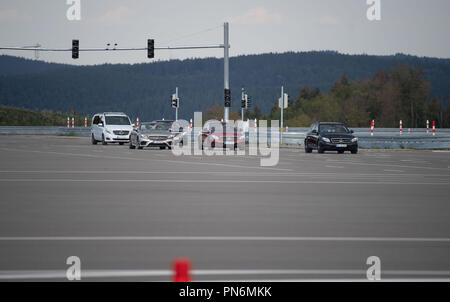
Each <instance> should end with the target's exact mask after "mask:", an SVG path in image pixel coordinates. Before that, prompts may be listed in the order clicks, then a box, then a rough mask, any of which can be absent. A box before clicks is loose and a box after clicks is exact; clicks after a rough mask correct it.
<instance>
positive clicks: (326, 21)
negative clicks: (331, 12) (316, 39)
mask: <svg viewBox="0 0 450 302" xmlns="http://www.w3.org/2000/svg"><path fill="white" fill-rule="evenodd" d="M317 21H318V22H317V23H319V24H321V25H338V24H341V19H340V18H339V17H334V16H322V17H320V18H319V19H318V20H317Z"/></svg>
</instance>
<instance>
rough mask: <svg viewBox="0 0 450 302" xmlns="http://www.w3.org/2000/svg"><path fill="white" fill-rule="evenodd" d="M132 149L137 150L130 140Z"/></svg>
mask: <svg viewBox="0 0 450 302" xmlns="http://www.w3.org/2000/svg"><path fill="white" fill-rule="evenodd" d="M130 149H136V146H135V145H133V143H132V142H131V139H130Z"/></svg>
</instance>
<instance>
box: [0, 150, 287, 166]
mask: <svg viewBox="0 0 450 302" xmlns="http://www.w3.org/2000/svg"><path fill="white" fill-rule="evenodd" d="M0 150H6V151H22V152H32V153H44V154H57V155H70V156H78V157H90V158H103V159H104V158H107V159H120V160H137V161H150V160H151V159H150V158H140V157H139V158H138V157H121V156H109V155H102V156H97V155H92V154H84V153H83V154H80V153H64V152H55V151H38V150H21V149H11V148H0ZM162 161H163V162H169V163H175V164H189V165H211V166H221V167H230V168H241V169H260V170H276V171H292V169H282V168H271V167H261V166H245V165H230V164H221V163H205V162H192V161H182V160H169V159H159V160H158V162H162Z"/></svg>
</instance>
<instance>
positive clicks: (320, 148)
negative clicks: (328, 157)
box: [317, 145, 325, 154]
mask: <svg viewBox="0 0 450 302" xmlns="http://www.w3.org/2000/svg"><path fill="white" fill-rule="evenodd" d="M317 152H319V153H320V154H322V153H324V152H325V150H324V149H323V148H322V147H321V146H320V145H319V146H317Z"/></svg>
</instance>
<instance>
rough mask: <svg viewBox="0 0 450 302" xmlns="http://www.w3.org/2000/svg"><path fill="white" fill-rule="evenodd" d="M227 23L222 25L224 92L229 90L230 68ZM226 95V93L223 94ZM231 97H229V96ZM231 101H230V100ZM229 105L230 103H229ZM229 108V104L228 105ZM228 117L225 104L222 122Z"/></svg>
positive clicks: (228, 109)
mask: <svg viewBox="0 0 450 302" xmlns="http://www.w3.org/2000/svg"><path fill="white" fill-rule="evenodd" d="M228 30H229V29H228V22H225V23H224V24H223V73H224V74H223V78H224V89H225V91H227V90H229V89H230V70H229V68H230V66H229V60H230V58H229V49H230V44H229V31H228ZM225 94H226V93H225ZM230 97H231V95H230ZM230 100H231V99H230ZM230 103H231V101H230ZM229 105H230V106H231V104H229ZM229 117H230V107H228V106H227V104H225V106H224V110H223V120H224V121H225V122H226V121H228V120H229Z"/></svg>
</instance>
